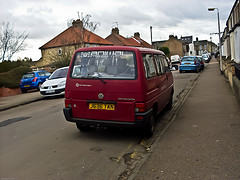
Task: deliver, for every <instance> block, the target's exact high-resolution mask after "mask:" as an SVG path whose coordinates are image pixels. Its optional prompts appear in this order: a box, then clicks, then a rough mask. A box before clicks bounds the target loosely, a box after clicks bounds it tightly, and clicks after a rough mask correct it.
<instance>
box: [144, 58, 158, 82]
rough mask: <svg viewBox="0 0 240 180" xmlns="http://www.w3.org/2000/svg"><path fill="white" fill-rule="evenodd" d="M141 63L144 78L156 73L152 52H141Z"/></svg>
mask: <svg viewBox="0 0 240 180" xmlns="http://www.w3.org/2000/svg"><path fill="white" fill-rule="evenodd" d="M142 59H143V64H144V68H145V76H146V78H151V77H154V76H156V75H157V72H156V68H155V65H154V61H153V56H152V54H142Z"/></svg>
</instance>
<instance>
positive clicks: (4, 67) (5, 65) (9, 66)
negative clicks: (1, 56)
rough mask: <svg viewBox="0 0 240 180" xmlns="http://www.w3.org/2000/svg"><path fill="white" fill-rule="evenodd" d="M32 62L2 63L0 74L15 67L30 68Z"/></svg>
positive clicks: (0, 64)
mask: <svg viewBox="0 0 240 180" xmlns="http://www.w3.org/2000/svg"><path fill="white" fill-rule="evenodd" d="M31 63H32V62H29V61H28V62H26V61H14V62H12V61H4V62H2V63H0V73H2V72H8V71H10V70H12V69H14V68H16V67H20V66H28V67H30V66H31Z"/></svg>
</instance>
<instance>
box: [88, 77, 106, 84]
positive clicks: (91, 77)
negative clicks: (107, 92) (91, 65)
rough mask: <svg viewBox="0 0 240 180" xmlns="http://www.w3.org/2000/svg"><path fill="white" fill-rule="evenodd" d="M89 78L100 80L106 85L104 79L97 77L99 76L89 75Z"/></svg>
mask: <svg viewBox="0 0 240 180" xmlns="http://www.w3.org/2000/svg"><path fill="white" fill-rule="evenodd" d="M88 78H89V79H99V80H100V81H102V82H103V83H104V84H106V81H104V80H103V79H102V78H100V77H97V76H89V75H88Z"/></svg>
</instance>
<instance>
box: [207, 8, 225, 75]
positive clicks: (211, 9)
mask: <svg viewBox="0 0 240 180" xmlns="http://www.w3.org/2000/svg"><path fill="white" fill-rule="evenodd" d="M215 9H217V17H218V38H219V53H220V71H221V73H222V71H223V67H222V44H221V34H220V19H219V9H218V8H208V11H214V10H215Z"/></svg>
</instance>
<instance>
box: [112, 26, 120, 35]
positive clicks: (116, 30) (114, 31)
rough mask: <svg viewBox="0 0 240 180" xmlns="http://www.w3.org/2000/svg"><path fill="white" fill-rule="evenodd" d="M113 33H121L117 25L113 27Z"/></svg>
mask: <svg viewBox="0 0 240 180" xmlns="http://www.w3.org/2000/svg"><path fill="white" fill-rule="evenodd" d="M112 34H117V35H119V29H118V28H117V27H115V28H112Z"/></svg>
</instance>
